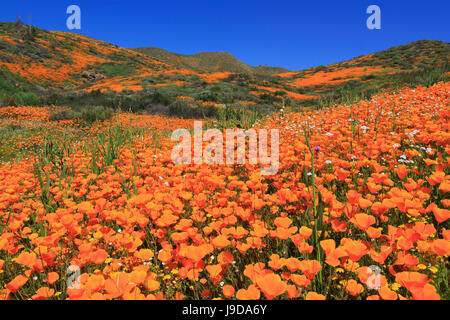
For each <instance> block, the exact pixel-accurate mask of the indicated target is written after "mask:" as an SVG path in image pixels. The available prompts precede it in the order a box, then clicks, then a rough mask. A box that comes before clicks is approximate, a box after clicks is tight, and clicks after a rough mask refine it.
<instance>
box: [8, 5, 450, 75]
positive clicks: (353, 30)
mask: <svg viewBox="0 0 450 320" xmlns="http://www.w3.org/2000/svg"><path fill="white" fill-rule="evenodd" d="M1 2H2V3H1V6H0V21H15V19H16V16H21V17H22V20H24V22H26V23H28V21H29V15H30V14H32V22H33V25H35V26H38V27H41V28H44V29H47V30H62V31H69V30H67V27H66V19H67V17H68V16H69V15H68V14H67V13H66V9H67V7H68V6H69V5H71V4H76V5H78V6H79V7H80V8H81V30H79V31H77V32H79V33H82V34H84V35H87V36H90V37H93V38H96V39H99V40H103V41H106V42H110V43H113V44H116V45H119V46H122V47H126V48H132V47H146V46H153V47H160V48H163V49H166V50H169V51H172V52H178V53H184V54H193V53H197V52H202V51H227V52H230V53H232V54H233V55H234V56H236V57H237V58H239V59H241V60H242V61H244V62H245V63H247V64H250V65H264V64H267V65H272V66H282V67H285V68H287V69H290V70H300V69H304V68H308V67H313V66H317V65H326V64H329V63H334V62H340V61H343V60H347V59H350V58H353V57H357V56H360V55H364V54H369V53H373V52H377V51H381V50H384V49H387V48H390V47H393V46H396V45H400V44H404V43H409V42H412V41H416V40H422V39H431V40H442V41H446V42H450V36H449V35H450V32H449V31H450V27H449V24H448V14H449V12H450V1H448V0H431V1H417V0H382V1H381V0H377V1H375V0H371V1H366V0H343V1H337V0H321V1H311V0H308V1H306V0H276V1H265V0H259V1H255V0H227V1H220V0H196V1H192V0H183V1H170V0H165V1H154V0H139V1H137V0H95V1H92V0H71V1H66V0H53V1H45V0H42V1H35V0H34V1H33V0H15V1H9V0H1ZM369 5H378V6H379V7H380V8H381V30H369V29H368V28H367V27H366V20H367V18H368V17H369V14H367V13H366V9H367V7H368V6H369Z"/></svg>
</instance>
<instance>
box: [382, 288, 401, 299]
mask: <svg viewBox="0 0 450 320" xmlns="http://www.w3.org/2000/svg"><path fill="white" fill-rule="evenodd" d="M378 294H379V295H380V297H381V299H383V300H397V298H398V296H397V294H396V293H395V292H394V291H392V290H391V289H389V288H388V287H386V286H385V287H381V288H380V290H378Z"/></svg>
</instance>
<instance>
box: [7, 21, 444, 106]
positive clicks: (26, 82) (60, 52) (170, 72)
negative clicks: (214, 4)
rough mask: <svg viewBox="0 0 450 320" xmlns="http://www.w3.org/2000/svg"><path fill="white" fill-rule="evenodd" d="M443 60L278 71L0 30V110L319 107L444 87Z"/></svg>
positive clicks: (419, 56)
mask: <svg viewBox="0 0 450 320" xmlns="http://www.w3.org/2000/svg"><path fill="white" fill-rule="evenodd" d="M449 58H450V44H449V43H446V42H442V41H433V40H421V41H416V42H413V43H409V44H405V45H401V46H397V47H393V48H390V49H387V50H384V51H381V52H377V53H373V54H369V55H365V56H360V57H356V58H354V59H351V60H348V61H343V62H339V63H334V64H330V65H326V66H317V67H314V68H309V69H306V70H300V71H288V70H286V69H284V68H279V67H271V66H257V67H252V66H249V65H247V64H245V63H244V62H242V61H240V60H239V59H237V58H235V57H233V56H232V55H231V54H230V53H227V52H202V53H197V54H194V55H182V54H176V53H171V52H169V51H166V50H163V49H160V48H140V49H134V50H132V49H125V48H121V47H118V46H116V45H113V44H110V43H107V42H103V41H100V40H96V39H92V38H89V37H86V36H84V35H80V34H76V33H70V32H61V31H46V30H42V29H39V28H36V27H30V26H27V25H24V24H21V23H11V22H0V105H37V104H39V103H40V104H41V105H46V104H47V105H48V104H54V105H58V104H59V105H77V106H79V107H82V106H85V105H108V106H112V107H114V108H132V109H133V110H141V109H143V108H147V107H148V106H149V105H155V104H159V105H164V106H169V105H170V104H173V103H174V102H177V101H179V100H180V99H181V100H183V101H191V104H192V105H194V106H215V105H233V106H235V107H236V106H237V107H239V106H242V105H245V106H247V107H249V106H257V107H260V108H266V109H271V108H272V109H273V108H284V107H292V108H303V107H305V106H307V107H314V106H318V107H323V106H327V105H330V104H334V103H347V102H349V101H359V100H361V99H367V98H369V97H370V96H371V95H373V94H375V93H378V92H380V91H384V90H387V91H389V90H396V89H398V88H400V87H402V86H417V85H430V84H433V83H436V82H438V81H448V79H449V74H450V70H449ZM173 108H179V109H180V108H181V109H183V108H184V107H183V106H181V107H180V106H179V105H173ZM181 109H180V110H181ZM200 109H201V108H200ZM127 110H128V109H127ZM183 110H185V109H183Z"/></svg>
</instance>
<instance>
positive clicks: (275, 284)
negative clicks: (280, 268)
mask: <svg viewBox="0 0 450 320" xmlns="http://www.w3.org/2000/svg"><path fill="white" fill-rule="evenodd" d="M256 284H257V285H258V287H260V288H261V291H262V292H263V293H264V295H265V296H266V298H267V299H269V300H272V299H273V298H275V297H277V296H279V295H281V294H283V293H284V292H286V287H287V285H286V283H285V282H284V281H283V280H281V278H280V276H279V275H277V274H274V273H271V274H266V275H265V276H262V277H257V279H256Z"/></svg>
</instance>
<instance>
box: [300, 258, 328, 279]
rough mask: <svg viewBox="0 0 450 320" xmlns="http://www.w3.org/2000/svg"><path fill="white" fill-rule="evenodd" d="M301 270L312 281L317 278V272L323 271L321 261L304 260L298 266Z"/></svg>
mask: <svg viewBox="0 0 450 320" xmlns="http://www.w3.org/2000/svg"><path fill="white" fill-rule="evenodd" d="M298 266H299V269H300V270H301V271H302V272H303V273H304V274H305V275H306V276H307V277H308V279H310V280H312V279H314V277H315V276H316V274H317V272H319V271H320V270H321V269H322V266H321V265H320V263H319V261H317V260H302V261H300V263H299V264H298Z"/></svg>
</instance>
